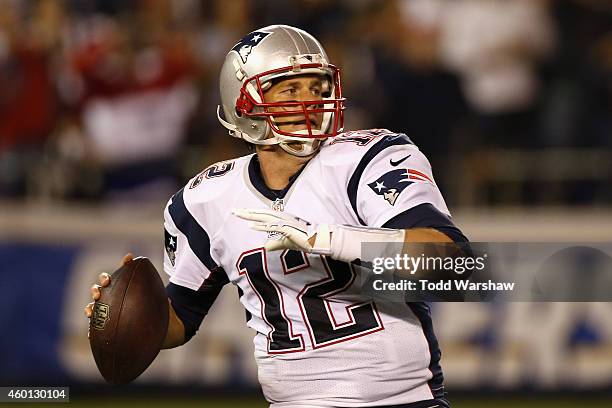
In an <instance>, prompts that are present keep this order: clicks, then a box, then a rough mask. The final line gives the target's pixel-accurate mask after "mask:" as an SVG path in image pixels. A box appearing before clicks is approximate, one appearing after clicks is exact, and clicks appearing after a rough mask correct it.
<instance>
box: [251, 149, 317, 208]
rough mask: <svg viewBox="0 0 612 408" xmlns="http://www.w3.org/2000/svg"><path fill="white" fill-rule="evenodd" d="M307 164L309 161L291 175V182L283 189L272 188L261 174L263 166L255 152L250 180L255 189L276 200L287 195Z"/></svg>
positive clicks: (252, 158) (269, 198)
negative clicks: (260, 165) (260, 164)
mask: <svg viewBox="0 0 612 408" xmlns="http://www.w3.org/2000/svg"><path fill="white" fill-rule="evenodd" d="M306 164H308V163H305V164H304V165H303V166H302V168H301V169H299V170H298V171H297V172H296V173H295V174H294V175H293V176H291V177H289V184H287V186H286V187H285V188H283V189H282V190H272V189H271V188H269V187H268V186H267V185H266V182H265V181H264V178H263V175H262V174H261V167H259V158H258V157H257V154H254V155H253V157H251V160H250V161H249V180H250V182H251V184H252V185H253V187H254V188H255V190H257V191H258V192H259V193H261V194H262V195H263V196H264V197H266V198H267V199H268V200H271V201H274V200H276V199H283V198H285V195H287V192H288V191H289V189H291V186H292V185H293V183H294V182H295V180H297V178H298V176H299V175H300V174H301V173H302V171H303V170H304V168H305V167H306Z"/></svg>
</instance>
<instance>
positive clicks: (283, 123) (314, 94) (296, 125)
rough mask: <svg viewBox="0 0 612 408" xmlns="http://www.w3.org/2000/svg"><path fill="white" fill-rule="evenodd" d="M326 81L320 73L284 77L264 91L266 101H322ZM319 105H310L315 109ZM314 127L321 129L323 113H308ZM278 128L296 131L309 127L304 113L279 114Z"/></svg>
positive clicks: (277, 119) (272, 110)
mask: <svg viewBox="0 0 612 408" xmlns="http://www.w3.org/2000/svg"><path fill="white" fill-rule="evenodd" d="M324 81H326V79H325V78H323V77H322V76H320V75H297V76H292V77H289V78H286V79H283V80H281V81H279V82H277V83H275V84H274V85H272V86H271V87H270V89H268V90H267V91H266V92H264V99H265V101H266V102H300V101H320V100H322V99H323V92H324ZM316 107H317V105H311V106H309V109H315V108H316ZM297 109H299V108H298V107H295V106H292V107H274V108H270V111H271V112H282V111H291V110H297ZM308 120H309V121H310V126H311V128H312V129H321V123H322V122H323V113H311V114H309V115H308ZM275 121H276V124H277V126H278V128H279V129H280V130H282V131H287V132H295V131H298V130H304V129H307V126H306V117H305V116H304V115H295V116H279V117H276V118H275Z"/></svg>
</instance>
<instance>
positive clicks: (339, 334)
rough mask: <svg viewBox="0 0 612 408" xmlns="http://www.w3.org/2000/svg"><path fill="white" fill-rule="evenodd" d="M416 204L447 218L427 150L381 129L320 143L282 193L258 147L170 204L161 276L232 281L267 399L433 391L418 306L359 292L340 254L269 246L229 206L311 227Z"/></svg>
mask: <svg viewBox="0 0 612 408" xmlns="http://www.w3.org/2000/svg"><path fill="white" fill-rule="evenodd" d="M422 204H426V205H430V206H433V207H434V208H435V209H436V210H437V211H439V212H441V213H443V214H446V215H449V213H448V209H447V208H446V205H445V203H444V199H443V198H442V195H441V193H440V191H439V190H438V188H437V186H436V184H435V182H434V179H433V175H432V172H431V167H430V164H429V162H428V161H427V159H426V158H425V156H424V155H423V154H422V153H421V152H420V151H419V150H418V148H417V147H416V146H415V145H414V144H413V143H412V142H410V140H409V139H408V138H407V137H406V136H405V135H401V134H394V133H391V132H389V131H388V130H383V129H374V130H368V131H355V132H347V133H344V134H343V135H341V136H339V137H337V138H335V139H332V140H331V141H328V142H326V143H325V144H324V146H322V147H321V149H320V151H319V152H318V154H316V156H314V157H313V158H312V159H311V160H310V161H309V162H308V163H307V164H306V165H305V166H304V168H303V169H302V170H301V171H300V172H299V173H298V174H297V175H296V176H294V177H293V178H292V182H291V184H290V186H289V187H288V188H286V189H285V190H283V191H273V190H270V189H268V188H267V187H266V186H265V184H264V182H263V180H262V177H261V173H260V172H259V165H258V161H257V156H256V155H249V156H244V157H241V158H238V159H235V160H229V161H224V162H221V163H217V164H215V165H213V166H211V167H209V168H207V169H206V170H204V171H203V172H202V173H200V174H199V175H198V176H196V177H194V178H193V179H191V180H190V181H189V183H188V184H187V185H186V186H185V187H184V188H183V189H182V190H181V191H179V192H178V193H177V194H176V195H175V196H174V197H173V198H172V199H171V200H170V202H169V203H168V207H167V208H166V211H165V228H166V234H167V243H166V256H165V257H164V269H165V271H166V272H167V273H168V274H169V275H170V282H172V283H174V284H176V285H180V286H183V287H187V288H189V289H192V290H198V289H200V288H202V287H204V286H206V285H207V282H209V281H216V282H218V281H219V280H224V281H225V282H231V283H232V284H234V285H236V286H237V287H238V289H239V293H240V301H241V303H242V304H243V305H244V308H245V309H246V311H247V316H248V321H247V325H248V326H249V327H251V328H253V329H254V330H255V331H256V335H255V339H254V343H255V357H256V360H257V364H258V375H259V380H260V383H261V386H262V389H263V392H264V394H265V396H266V398H267V399H268V400H269V401H270V402H271V403H272V406H274V407H285V406H286V407H300V406H302V407H307V406H316V407H326V406H335V407H361V406H376V405H394V404H406V403H410V402H415V401H421V400H427V399H432V398H434V397H440V396H442V395H443V394H442V393H443V391H442V387H443V386H442V374H441V371H440V368H439V364H438V363H439V351H438V347H437V342H436V340H435V337H434V336H433V332H432V328H431V320H430V319H429V309H428V308H427V306H426V305H425V304H417V303H411V304H398V303H390V302H389V303H385V302H380V301H378V300H377V301H374V300H373V299H372V298H369V297H367V296H364V295H363V294H360V293H359V291H358V290H357V288H355V287H354V286H355V285H353V284H354V281H355V271H354V270H353V268H352V267H351V266H349V265H348V264H346V263H343V262H339V261H335V260H332V259H328V258H326V257H322V256H319V255H311V254H305V253H302V252H297V251H293V250H290V251H284V252H281V251H276V252H267V251H265V250H264V249H263V246H264V243H265V242H266V240H267V239H268V236H267V233H265V232H259V231H254V230H253V229H251V228H250V226H249V224H250V223H249V222H248V221H245V220H243V219H240V218H238V217H236V216H234V215H232V213H231V211H232V209H234V208H273V209H276V210H281V211H285V212H287V213H290V214H292V215H295V216H298V217H300V218H302V219H304V220H308V221H311V222H313V223H327V224H345V225H354V226H360V225H366V226H371V227H382V226H385V225H386V224H387V223H388V222H389V221H390V220H392V219H396V220H397V219H399V218H398V217H400V218H401V217H402V214H405V213H406V212H407V211H409V210H410V209H413V208H415V207H417V206H419V205H422ZM411 226H412V225H405V227H406V228H409V227H411ZM419 226H423V225H419ZM169 243H170V244H169Z"/></svg>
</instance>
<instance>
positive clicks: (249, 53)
mask: <svg viewBox="0 0 612 408" xmlns="http://www.w3.org/2000/svg"><path fill="white" fill-rule="evenodd" d="M303 74H318V75H322V76H323V77H324V81H323V98H322V100H308V101H283V102H273V103H268V102H265V101H264V91H265V90H267V89H269V88H270V87H271V86H272V81H273V80H278V79H282V78H283V77H288V76H292V75H303ZM220 87H221V103H222V105H223V112H224V116H225V119H223V118H222V117H221V115H220V107H218V108H217V117H218V118H219V121H220V122H221V124H222V125H223V126H224V127H225V128H227V129H228V130H229V134H230V135H231V136H234V137H237V138H241V139H244V140H246V141H247V142H249V143H254V144H260V145H272V144H278V145H280V146H281V148H283V149H284V150H285V151H287V152H288V153H291V154H294V155H296V156H309V155H311V154H313V153H315V152H316V151H317V149H318V147H319V145H320V141H321V140H322V139H325V138H328V137H334V136H336V135H338V134H339V133H342V131H343V126H344V112H343V111H344V98H343V97H342V87H341V83H340V71H339V69H338V68H336V67H335V66H334V65H332V64H330V63H329V62H328V58H327V54H326V53H325V50H324V49H323V47H322V46H321V44H320V43H319V42H318V41H317V40H316V39H315V38H314V37H313V36H312V35H310V34H308V33H307V32H305V31H303V30H300V29H297V28H295V27H291V26H286V25H272V26H268V27H264V28H261V29H259V30H256V31H253V32H252V33H250V34H248V35H247V36H246V37H244V38H243V39H242V40H240V42H239V43H238V44H236V45H235V46H234V47H233V48H232V49H231V50H230V52H229V53H228V54H227V56H226V58H225V63H224V64H223V67H222V68H221V78H220ZM271 108H273V109H271ZM278 108H281V109H278ZM309 114H310V115H312V114H322V122H321V126H320V129H316V128H315V127H314V126H312V124H311V121H310V119H309ZM297 115H300V116H301V115H303V116H304V122H305V124H306V127H307V128H306V129H304V130H299V131H295V132H287V131H283V130H281V129H280V128H279V125H278V122H277V118H279V117H285V116H292V117H295V116H297ZM296 141H297V142H300V143H299V147H300V149H297V148H295V147H294V145H295V142H296Z"/></svg>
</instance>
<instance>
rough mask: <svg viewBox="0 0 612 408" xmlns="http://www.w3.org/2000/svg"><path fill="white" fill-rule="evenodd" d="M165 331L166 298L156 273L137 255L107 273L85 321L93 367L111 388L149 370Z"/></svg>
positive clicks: (150, 264)
mask: <svg viewBox="0 0 612 408" xmlns="http://www.w3.org/2000/svg"><path fill="white" fill-rule="evenodd" d="M167 330H168V298H167V296H166V290H165V288H164V284H163V282H162V280H161V278H160V277H159V274H158V273H157V270H156V269H155V267H154V266H153V264H152V263H151V261H149V259H147V258H144V257H138V258H135V259H133V260H131V261H130V262H128V263H126V264H125V265H123V266H122V267H121V268H119V269H117V270H116V271H115V272H113V273H112V275H111V281H110V285H109V286H107V287H104V288H102V289H101V291H100V299H98V300H97V301H96V302H95V304H94V308H93V313H92V316H91V319H90V322H89V344H90V345H91V351H92V353H93V356H94V359H95V360H96V365H97V366H98V369H99V370H100V373H102V376H103V377H104V379H105V380H106V381H107V382H109V383H111V384H126V383H128V382H130V381H132V380H134V379H135V378H136V377H138V376H139V375H140V374H142V373H143V372H144V370H146V369H147V367H149V365H150V364H151V363H152V362H153V360H154V359H155V357H157V354H158V353H159V351H160V350H161V347H162V344H163V342H164V339H165V337H166V332H167Z"/></svg>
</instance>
